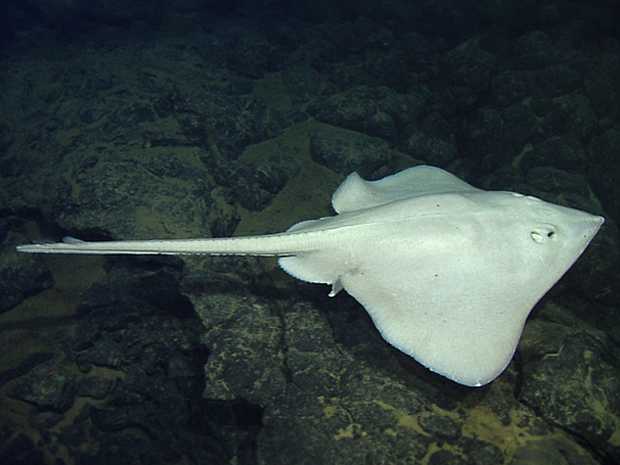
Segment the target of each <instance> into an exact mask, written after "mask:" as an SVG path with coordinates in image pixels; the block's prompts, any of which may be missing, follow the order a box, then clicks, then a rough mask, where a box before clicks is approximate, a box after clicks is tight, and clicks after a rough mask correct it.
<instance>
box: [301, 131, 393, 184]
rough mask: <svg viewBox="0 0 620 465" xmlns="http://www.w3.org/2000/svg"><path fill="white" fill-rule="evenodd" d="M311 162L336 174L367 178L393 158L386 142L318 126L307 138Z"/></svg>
mask: <svg viewBox="0 0 620 465" xmlns="http://www.w3.org/2000/svg"><path fill="white" fill-rule="evenodd" d="M310 154H311V156H312V159H313V160H314V161H316V162H317V163H320V164H322V165H324V166H327V167H328V168H330V169H332V170H334V171H336V172H337V173H339V174H342V175H346V174H349V173H352V172H353V171H357V172H358V173H359V174H360V175H361V176H362V177H367V176H369V175H370V174H371V173H373V172H374V171H375V170H377V169H378V168H380V167H381V166H383V165H386V164H388V163H389V162H390V160H391V159H392V158H393V156H394V152H393V151H392V150H391V149H390V148H389V146H388V144H387V142H385V141H384V140H382V139H379V138H376V137H370V136H367V135H365V134H362V133H359V132H355V131H349V130H347V129H341V128H336V127H332V126H327V125H321V126H319V128H317V130H315V131H314V132H313V134H312V135H311V137H310Z"/></svg>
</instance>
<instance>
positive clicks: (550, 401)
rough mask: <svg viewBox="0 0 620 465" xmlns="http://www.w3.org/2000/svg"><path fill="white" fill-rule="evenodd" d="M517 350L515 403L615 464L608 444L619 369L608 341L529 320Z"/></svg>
mask: <svg viewBox="0 0 620 465" xmlns="http://www.w3.org/2000/svg"><path fill="white" fill-rule="evenodd" d="M520 347H521V349H520V350H521V353H522V356H523V359H524V360H523V382H522V388H521V392H520V394H519V398H520V400H521V401H522V402H524V403H525V404H527V405H528V406H530V407H531V408H533V409H534V410H535V411H537V412H539V414H540V415H541V416H542V417H543V418H545V419H546V420H547V421H549V422H551V423H552V424H555V425H558V426H560V427H561V428H563V429H565V430H566V431H570V432H571V433H572V434H574V435H575V436H577V437H580V438H583V439H584V440H585V441H587V443H589V444H590V445H591V446H592V447H593V448H595V449H596V450H599V451H602V452H604V454H605V455H607V456H609V457H610V458H613V460H615V461H618V460H620V452H619V451H618V448H617V446H616V445H615V440H614V439H613V438H612V435H614V434H615V432H616V430H617V420H618V417H620V380H619V379H618V377H617V373H618V371H619V370H620V365H619V364H618V358H617V352H618V351H617V349H616V348H615V347H614V343H613V342H612V341H611V340H610V339H609V337H607V336H606V335H605V334H604V333H602V332H601V331H593V330H587V329H580V328H575V329H573V328H571V327H568V326H563V325H560V324H557V323H552V322H547V321H541V320H534V321H531V322H530V323H529V324H528V325H527V326H526V329H525V332H524V336H523V342H522V344H521V346H520Z"/></svg>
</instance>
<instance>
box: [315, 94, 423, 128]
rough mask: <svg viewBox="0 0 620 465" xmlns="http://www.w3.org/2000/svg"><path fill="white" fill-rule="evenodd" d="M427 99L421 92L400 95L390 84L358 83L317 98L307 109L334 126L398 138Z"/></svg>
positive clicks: (417, 114) (417, 115) (414, 118)
mask: <svg viewBox="0 0 620 465" xmlns="http://www.w3.org/2000/svg"><path fill="white" fill-rule="evenodd" d="M426 100H427V97H426V96H425V95H424V93H422V92H420V93H411V94H398V93H396V92H395V91H394V90H392V89H390V88H388V87H368V86H358V87H353V88H351V89H349V90H346V91H344V92H342V93H338V94H334V95H331V96H329V97H326V98H322V99H318V100H315V101H314V102H312V103H311V104H310V105H309V106H308V112H309V113H310V114H311V115H313V116H314V117H315V118H316V119H318V120H319V121H322V122H324V123H328V124H331V125H333V126H341V127H344V128H347V129H353V130H355V131H359V132H363V133H367V134H370V135H372V136H378V137H383V138H386V139H389V140H397V139H398V138H399V131H400V128H403V127H405V126H407V125H409V124H412V123H414V122H415V121H416V120H417V118H418V117H419V116H420V115H421V113H422V112H423V111H424V108H425V105H426Z"/></svg>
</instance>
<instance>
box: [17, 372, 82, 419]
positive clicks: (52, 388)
mask: <svg viewBox="0 0 620 465" xmlns="http://www.w3.org/2000/svg"><path fill="white" fill-rule="evenodd" d="M76 393H77V383H76V378H75V376H74V375H73V374H72V373H71V371H70V370H68V369H67V367H66V366H65V365H63V364H62V363H60V362H59V361H58V360H50V361H48V362H45V363H42V364H40V365H38V366H36V367H35V368H34V369H33V370H32V371H30V372H29V373H28V374H27V375H25V376H23V377H21V378H20V379H19V380H17V381H16V382H15V384H14V385H12V386H11V389H10V395H11V396H12V397H14V398H15V399H19V400H23V401H24V402H28V403H30V404H34V405H36V406H37V407H38V408H39V409H40V410H43V411H45V410H51V411H53V412H58V413H63V412H65V411H67V410H68V409H69V407H71V405H72V404H73V401H74V400H75V395H76Z"/></svg>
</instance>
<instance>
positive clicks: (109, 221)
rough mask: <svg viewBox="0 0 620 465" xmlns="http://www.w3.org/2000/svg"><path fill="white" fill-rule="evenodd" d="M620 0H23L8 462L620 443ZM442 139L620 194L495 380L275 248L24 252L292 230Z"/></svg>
mask: <svg viewBox="0 0 620 465" xmlns="http://www.w3.org/2000/svg"><path fill="white" fill-rule="evenodd" d="M619 13H620V8H619V6H618V3H617V2H615V1H603V0H601V1H595V2H577V1H575V2H569V1H561V0H555V1H554V0H549V1H537V2H534V1H511V0H506V1H497V2H490V1H488V2H473V1H471V2H470V1H466V2H457V1H450V0H436V1H424V2H422V1H420V2H412V1H398V0H393V1H390V2H364V1H362V2H359V1H358V2H345V1H340V2H336V1H329V2H328V1H323V0H317V1H313V2H307V1H303V0H302V1H297V2H286V1H277V0H273V1H269V0H263V1H249V0H248V1H242V0H238V1H230V2H216V1H199V0H177V1H168V2H163V1H154V2H146V1H135V2H120V1H114V0H110V1H103V0H101V1H86V0H74V1H51V0H50V1H44V0H28V1H19V2H18V1H5V2H3V3H2V6H0V31H1V32H0V43H1V47H0V88H1V89H2V92H1V93H0V110H1V111H0V312H1V313H0V339H1V347H3V350H2V353H1V354H0V463H2V464H7V465H14V464H15V465H16V464H28V465H37V464H80V465H83V464H108V463H109V464H112V463H113V464H140V463H149V464H153V465H156V464H160V463H161V464H171V463H172V464H177V463H178V464H214V465H218V464H240V465H253V464H264V465H277V464H282V465H298V464H299V465H300V464H361V463H363V464H368V465H375V464H377V465H378V464H401V463H402V464H427V463H428V464H444V463H445V464H519V465H522V464H537V463H540V464H551V463H552V464H567V465H568V464H571V465H572V464H615V463H620V396H619V394H618V393H620V379H619V374H620V371H619V370H620V347H619V344H620V318H619V317H618V313H617V311H618V292H619V289H618V282H619V281H618V275H619V273H618V251H619V250H618V247H619V246H618V239H619V237H618V230H617V223H616V222H617V220H618V219H619V218H620V201H619V199H620V188H619V187H618V186H620V162H619V161H618V160H619V159H620V158H619V157H620V152H619V149H618V147H620V27H619V26H618V25H619V24H620V17H619V16H620V15H619ZM420 163H425V164H429V165H434V166H437V167H441V168H443V169H445V170H447V171H449V172H451V173H454V174H456V175H457V176H459V177H460V178H463V179H465V180H467V181H468V182H470V183H471V184H473V185H474V186H477V187H480V188H484V189H488V190H508V191H515V192H520V193H523V194H527V195H533V196H536V197H540V198H542V199H544V200H546V201H549V202H553V203H556V204H560V205H565V206H570V207H573V208H578V209H580V210H584V211H588V212H591V213H594V214H597V215H602V216H604V217H605V218H606V222H605V225H604V226H603V228H602V229H601V230H600V232H599V233H598V234H597V235H596V237H595V238H594V240H593V241H592V243H591V244H590V246H589V247H588V249H587V250H586V252H585V253H584V254H583V255H582V256H581V258H580V259H579V260H578V261H577V263H576V264H575V265H574V266H573V267H572V268H571V270H570V271H569V272H568V273H567V274H566V275H565V276H564V277H563V278H562V279H561V280H560V281H559V282H558V283H557V284H556V285H555V286H554V287H553V288H552V289H551V290H550V291H549V292H548V293H547V294H546V296H545V297H544V298H543V299H542V300H541V301H540V302H539V303H538V304H537V305H536V307H535V308H534V310H533V312H532V314H531V315H530V317H529V319H528V322H527V324H526V327H525V330H524V332H523V335H522V337H521V340H520V343H519V346H518V348H517V351H516V354H515V356H514V358H513V360H512V362H511V363H510V365H509V366H508V368H507V369H506V371H504V372H503V373H502V374H501V375H500V376H499V377H498V378H497V379H496V380H495V381H493V382H492V383H490V384H489V385H487V386H485V387H482V388H468V387H465V386H461V385H458V384H456V383H454V382H451V381H449V380H447V379H445V378H443V377H441V376H438V375H435V374H433V373H432V372H430V371H429V370H427V369H426V368H424V367H423V366H422V365H420V364H418V363H417V362H416V361H415V360H414V359H413V358H410V357H408V356H406V355H404V354H402V353H401V352H399V351H398V350H396V349H394V348H392V347H391V346H390V345H388V344H387V343H386V342H385V341H384V340H383V339H382V338H381V336H380V334H379V333H378V331H377V330H376V328H375V327H374V325H373V323H372V321H371V319H370V318H369V317H368V315H367V314H366V312H365V311H364V309H363V307H362V306H361V305H360V304H359V303H358V302H357V301H355V300H354V299H353V298H351V297H350V296H348V295H346V292H341V293H339V294H338V296H336V297H335V298H333V299H330V298H328V297H327V293H328V292H329V288H328V287H326V286H323V285H313V284H308V283H302V282H300V281H297V280H294V279H293V278H291V277H290V276H288V275H286V274H285V273H282V272H281V271H279V270H278V269H277V266H276V262H275V260H273V259H269V258H267V259H265V258H252V257H184V258H182V259H181V258H176V257H140V256H131V257H116V256H115V257H107V258H101V257H88V256H80V257H76V256H34V255H24V254H17V253H16V252H15V245H17V244H23V243H29V242H32V241H49V240H52V241H56V240H59V239H60V238H61V237H63V236H66V235H71V236H75V237H79V238H81V239H86V240H107V239H115V240H121V239H150V238H162V239H171V238H190V237H218V236H230V235H248V234H264V233H273V232H278V231H283V230H285V229H287V228H288V227H289V226H290V225H292V224H294V223H297V222H299V221H301V220H304V219H311V218H318V217H322V216H327V215H331V214H333V212H332V210H331V207H330V198H331V195H332V193H333V191H334V190H335V189H336V188H337V187H338V185H339V183H340V182H342V180H343V179H344V178H345V177H346V176H347V175H348V174H349V173H351V172H353V171H357V172H358V173H359V174H360V175H362V176H363V177H364V178H366V179H380V178H382V177H384V176H386V175H389V174H393V173H395V172H398V171H399V170H402V169H406V168H408V167H411V166H414V165H417V164H420ZM453 253H454V254H459V250H458V248H455V250H454V251H453ZM532 266H533V265H532ZM524 267H525V268H527V266H524ZM495 279H497V280H498V282H500V281H501V280H502V276H497V277H496V278H495ZM504 279H505V278H504ZM491 281H492V280H491ZM456 285H458V283H455V286H456ZM447 291H448V290H447ZM467 299H468V298H467V296H466V295H465V296H463V302H462V304H463V305H464V306H466V305H467ZM412 307H415V302H412ZM397 317H398V316H394V318H397ZM403 324H404V323H403ZM467 326H468V325H467V322H464V329H463V330H464V331H465V330H468V329H471V328H468V327H467ZM492 333H493V332H492ZM480 337H494V334H488V333H486V334H482V335H480V334H476V336H475V337H474V336H472V337H471V344H472V346H475V345H476V344H477V343H478V338H480ZM464 363H465V362H464Z"/></svg>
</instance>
